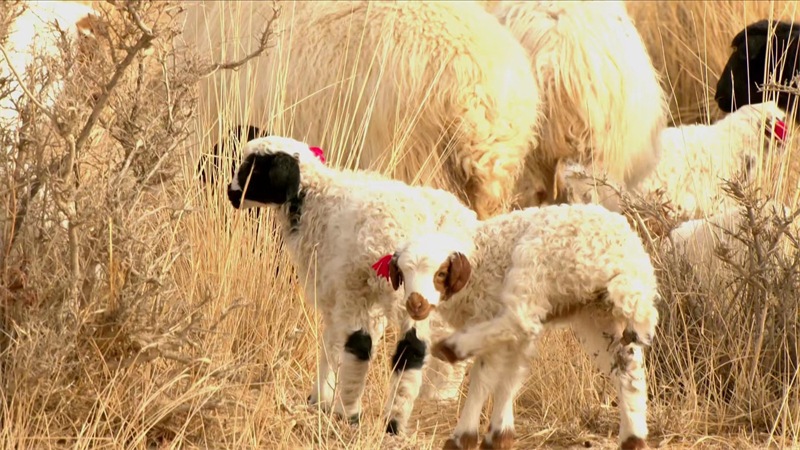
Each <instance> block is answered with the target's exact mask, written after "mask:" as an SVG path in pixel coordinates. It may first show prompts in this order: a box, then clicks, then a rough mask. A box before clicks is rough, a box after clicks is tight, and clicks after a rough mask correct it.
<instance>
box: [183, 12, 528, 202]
mask: <svg viewBox="0 0 800 450" xmlns="http://www.w3.org/2000/svg"><path fill="white" fill-rule="evenodd" d="M281 8H282V10H281V13H280V16H279V19H278V20H277V22H276V32H277V34H276V37H275V43H276V45H275V47H274V48H272V49H270V50H269V51H268V52H267V53H266V54H265V55H264V56H263V57H260V58H255V59H253V60H251V61H250V62H249V63H248V64H246V65H245V66H244V67H242V68H241V69H240V70H239V72H238V74H237V77H238V78H232V79H230V80H226V77H229V76H230V75H229V74H228V73H227V72H226V71H219V72H217V73H216V74H215V75H214V77H211V78H208V79H207V80H203V81H202V84H201V97H202V98H204V99H206V100H207V104H206V108H205V109H207V112H208V114H209V115H210V117H211V118H212V120H215V119H216V118H217V117H218V116H219V115H220V114H221V112H222V111H223V107H224V106H225V105H226V104H227V103H232V104H233V105H234V106H233V108H235V111H233V117H234V119H233V120H234V121H236V122H235V123H233V124H232V125H240V126H243V127H244V126H247V125H252V126H256V127H257V128H259V129H263V130H281V131H279V132H277V133H278V134H283V135H288V136H292V137H294V138H297V139H300V140H303V141H305V142H313V143H315V144H318V145H321V146H323V147H324V148H326V149H327V150H328V151H329V155H330V156H331V157H330V158H329V159H331V162H332V163H333V164H334V165H337V166H338V165H339V164H340V163H343V164H344V165H346V166H348V167H354V166H355V167H360V168H364V169H373V170H376V171H379V172H382V173H388V174H389V175H390V176H391V177H392V178H395V179H400V180H403V181H406V182H408V183H416V182H419V183H420V184H424V185H428V186H431V187H439V188H446V189H448V190H451V191H452V192H456V193H457V194H458V195H459V197H460V198H461V199H462V200H464V201H465V202H467V204H468V205H470V207H472V208H473V209H475V211H477V213H478V215H479V216H480V217H487V216H490V215H493V214H495V213H497V212H499V211H501V210H502V209H503V208H504V207H505V206H506V205H505V203H506V202H507V200H508V199H509V198H510V197H511V194H512V193H513V190H514V187H515V182H516V180H517V179H518V177H519V175H520V174H521V172H522V168H523V165H524V161H525V156H526V155H527V153H528V152H529V151H531V150H532V149H533V148H534V147H536V145H537V134H538V126H539V122H540V117H541V111H540V103H539V95H538V91H537V89H535V88H534V86H535V85H536V84H535V82H534V78H533V74H532V71H531V68H530V65H529V64H528V62H527V61H528V60H527V55H526V53H525V50H524V49H523V48H522V46H521V45H520V43H519V42H518V41H517V40H516V39H515V38H514V36H513V35H511V33H510V32H509V30H507V29H506V28H505V27H503V26H502V25H500V24H499V23H498V22H497V20H495V19H494V17H492V16H491V14H489V13H488V12H487V11H485V10H484V9H483V8H482V7H481V6H480V5H479V4H477V3H475V2H397V1H380V2H371V1H336V2H321V1H312V2H303V1H297V2H285V3H282V6H281ZM270 17H272V5H271V4H270V2H260V1H259V2H234V3H232V4H228V3H223V2H188V3H187V16H186V26H185V31H184V36H183V38H184V40H185V41H186V45H189V46H191V47H195V48H196V49H197V51H198V52H199V53H200V54H201V55H205V54H210V55H213V56H212V57H213V58H214V59H216V60H230V59H234V58H236V54H237V53H244V52H247V53H249V52H252V51H253V50H255V49H256V48H257V44H258V40H259V38H260V36H261V29H260V28H261V27H262V26H263V24H265V23H266V22H267V21H268V19H269V18H270ZM254 81H255V82H254ZM229 84H234V86H235V88H234V90H235V92H228V91H229V90H230V89H229V88H228V85H229ZM220 94H221V95H220ZM228 97H230V99H229V98H228ZM242 121H244V122H247V123H243V122H242ZM209 128H210V129H211V136H209V137H210V141H211V142H212V143H214V144H215V143H217V142H219V141H220V136H221V135H223V134H224V133H226V132H227V130H225V129H218V128H219V127H218V126H212V127H208V126H204V127H202V129H205V130H208V129H209ZM269 134H273V133H269ZM337 156H338V157H337Z"/></svg>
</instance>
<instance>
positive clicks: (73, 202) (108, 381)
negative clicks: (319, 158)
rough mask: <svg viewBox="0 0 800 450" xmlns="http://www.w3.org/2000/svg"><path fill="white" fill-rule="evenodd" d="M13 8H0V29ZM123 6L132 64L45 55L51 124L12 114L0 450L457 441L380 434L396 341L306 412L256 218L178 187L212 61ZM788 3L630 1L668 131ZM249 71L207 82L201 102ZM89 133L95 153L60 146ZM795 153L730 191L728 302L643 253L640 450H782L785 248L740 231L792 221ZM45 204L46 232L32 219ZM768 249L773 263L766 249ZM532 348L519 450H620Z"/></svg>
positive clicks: (557, 342)
mask: <svg viewBox="0 0 800 450" xmlns="http://www.w3.org/2000/svg"><path fill="white" fill-rule="evenodd" d="M95 3H99V2H95ZM10 5H11V4H10V3H4V4H3V5H0V16H2V17H7V13H8V11H9V10H10V9H11V6H10ZM129 5H130V6H129V7H130V8H131V9H129V10H126V9H120V10H118V11H114V13H113V14H111V16H109V17H111V19H110V20H113V23H112V26H111V29H112V30H115V31H116V32H112V33H109V35H108V36H109V39H110V40H111V41H113V42H117V43H119V42H124V43H126V44H127V45H129V48H130V49H133V50H128V51H133V56H132V57H131V58H132V61H131V63H130V64H129V65H127V66H124V65H123V63H124V59H125V58H124V57H125V55H127V54H128V53H126V50H124V49H123V48H121V47H119V46H117V47H116V48H117V50H116V52H117V54H116V56H115V57H113V58H112V57H110V56H109V53H108V52H106V53H103V55H105V56H102V57H97V58H95V59H92V60H91V61H90V62H88V63H86V64H88V66H86V67H84V66H81V65H80V64H79V62H78V61H72V60H71V59H69V58H62V62H60V63H59V62H58V59H56V60H50V61H45V63H46V64H50V66H49V67H52V68H54V70H56V71H57V72H58V71H60V72H59V73H66V72H65V71H66V70H68V69H70V68H71V69H74V70H76V73H79V74H84V75H80V76H78V75H71V76H69V77H67V81H68V82H67V83H66V87H65V92H66V94H65V97H66V98H67V100H64V101H63V103H59V104H57V105H55V106H52V107H51V111H52V114H53V115H54V116H56V117H57V118H59V120H60V121H61V122H62V123H63V124H62V126H61V127H54V126H53V125H52V121H50V120H49V118H48V117H46V116H44V115H43V114H38V115H36V114H33V115H31V116H30V117H28V116H26V122H25V127H26V128H25V130H26V133H25V134H24V136H26V137H28V141H25V142H26V145H27V147H24V148H22V149H21V150H20V151H19V152H17V153H16V154H14V153H13V152H12V154H4V155H3V156H2V157H0V159H2V161H0V167H14V168H15V170H6V171H5V172H3V173H2V175H1V176H0V195H2V202H3V207H4V210H5V212H4V216H3V222H2V224H3V229H2V230H0V231H2V239H3V246H2V250H3V255H2V260H0V271H1V272H0V275H1V276H2V278H1V279H0V301H2V303H0V308H1V309H2V314H3V316H2V317H3V320H2V326H0V331H2V337H1V338H0V443H2V448H9V449H11V448H14V449H22V448H37V449H38V448H92V449H95V448H109V449H111V448H113V449H117V448H126V449H127V448H130V449H167V448H254V449H255V448H258V449H311V448H314V449H345V448H347V449H377V448H385V449H428V448H439V447H440V446H441V444H442V443H443V441H444V439H446V438H447V437H448V435H449V433H450V431H451V430H452V428H453V426H454V424H455V420H456V418H457V414H458V411H459V405H458V404H457V403H456V402H453V403H438V404H437V403H433V402H423V401H421V402H419V403H418V405H417V406H416V408H415V412H414V414H413V415H412V418H411V423H410V424H409V429H410V430H411V431H410V434H409V435H407V436H403V437H391V436H387V435H385V434H384V432H383V431H384V425H383V423H382V420H381V409H382V407H383V404H384V400H385V398H386V397H385V396H386V395H387V393H386V388H387V386H388V381H389V374H390V366H389V359H390V355H391V352H392V351H393V349H394V343H395V335H394V332H393V330H389V332H388V333H387V335H386V336H385V338H384V340H383V342H382V343H381V345H380V347H379V352H378V354H377V357H376V362H377V363H376V364H375V365H374V366H373V368H372V370H371V371H370V373H369V375H368V382H367V389H366V392H365V394H364V399H363V404H364V415H363V418H362V422H361V425H360V427H358V428H355V427H352V426H350V425H347V424H345V423H344V422H342V421H339V420H336V419H334V418H332V417H331V416H330V415H328V414H325V413H323V412H321V411H318V410H316V409H314V408H311V407H308V406H306V400H305V399H306V396H307V394H308V391H309V389H310V387H311V383H312V381H313V374H314V371H315V359H316V352H317V349H318V344H317V343H318V340H319V339H320V337H321V333H319V331H318V324H319V317H318V316H317V314H316V313H315V312H314V311H313V309H312V308H311V307H309V306H308V305H307V304H306V303H305V302H304V301H303V299H302V295H301V293H300V292H299V291H298V288H297V285H296V284H295V282H294V278H293V273H292V271H291V270H285V269H287V268H290V267H291V265H290V264H289V262H288V259H287V255H286V254H285V253H284V252H283V250H282V249H281V248H280V244H279V239H278V238H277V237H276V236H275V235H274V234H273V231H272V230H273V226H272V223H271V218H270V215H269V214H262V215H261V216H260V218H258V219H253V218H252V217H250V216H248V215H246V214H242V213H241V212H237V211H234V210H233V209H232V208H231V207H230V205H229V203H228V201H227V199H226V198H225V192H224V190H223V189H219V190H200V189H199V188H198V182H197V179H196V174H195V168H196V165H197V158H198V156H199V154H200V152H201V151H204V152H208V151H209V150H210V149H211V147H212V146H213V144H214V143H213V142H207V140H205V139H204V136H206V135H207V129H208V127H210V126H211V125H210V123H211V120H212V117H210V115H209V112H208V111H207V110H205V109H204V107H203V105H204V101H203V99H202V98H198V91H197V81H198V79H199V78H198V77H199V74H200V73H201V72H202V70H201V69H202V68H203V67H206V66H205V65H204V64H207V63H208V58H205V59H204V60H196V59H195V56H198V55H181V56H182V57H184V59H180V60H173V59H172V57H173V52H172V50H170V46H169V45H167V44H168V43H169V42H170V36H171V34H170V33H171V30H173V31H174V30H175V29H176V27H177V26H178V23H177V21H176V20H173V19H171V18H170V15H171V14H174V10H173V8H172V7H171V6H170V4H167V3H162V2H152V3H147V2H145V3H142V4H139V3H130V4H129ZM107 6H108V5H107ZM767 6H769V8H768V7H767ZM796 6H797V5H796V2H794V1H791V2H775V3H774V4H773V3H772V2H759V3H758V4H755V3H753V4H748V6H747V11H748V12H747V15H746V17H745V16H743V15H742V14H743V13H742V8H743V6H742V3H741V2H736V1H724V2H722V1H721V2H705V3H701V2H691V1H685V2H684V1H670V2H664V3H663V4H661V5H658V6H657V7H654V6H653V5H650V6H648V5H643V4H638V2H637V4H636V5H635V6H634V7H633V9H632V11H633V12H632V15H633V16H634V18H635V19H636V20H637V24H638V26H639V28H640V30H642V32H643V33H645V31H647V33H645V34H646V36H649V37H648V39H647V40H648V43H649V46H650V49H651V51H654V50H653V49H655V48H657V49H659V51H661V55H662V56H660V57H659V56H657V55H654V59H655V60H656V62H657V65H659V67H660V68H662V70H664V71H665V76H666V77H667V78H668V79H669V82H670V84H671V86H672V87H671V89H674V90H675V94H674V99H675V100H674V102H673V104H672V110H673V113H678V112H679V113H680V116H681V117H682V118H683V121H684V122H685V121H686V120H688V118H690V117H691V118H700V117H704V116H706V115H707V114H709V110H714V109H715V106H714V105H713V86H714V85H715V83H716V77H717V76H718V71H719V69H720V68H721V67H722V66H723V64H724V62H725V60H726V58H727V55H728V52H729V49H728V44H729V41H730V37H732V33H734V32H735V31H734V30H738V29H740V28H741V27H742V26H743V25H744V24H745V23H749V22H751V21H753V20H756V17H759V18H760V17H761V16H764V15H765V14H768V13H767V12H765V11H767V10H768V9H770V8H774V11H775V17H778V16H781V17H783V16H786V15H789V16H794V15H795V14H796V13H795V11H796ZM236 7H237V5H236V3H234V2H232V3H231V4H230V8H231V10H232V11H233V10H235V8H236ZM120 8H126V6H124V5H122V6H120ZM698 8H700V9H701V10H702V11H704V14H699V10H698ZM131 12H136V13H137V16H132V15H131V14H130V13H131ZM138 14H140V15H141V18H142V22H143V24H142V25H144V26H143V27H140V26H138V25H137V24H136V21H135V20H134V17H138ZM687 14H688V16H687ZM687 17H688V18H687ZM2 23H3V22H2V20H0V34H2V31H3V27H2ZM644 24H647V25H644ZM259 25H263V24H254V27H258V26H259ZM150 28H152V32H153V35H154V36H155V39H153V46H154V47H153V48H154V49H153V51H152V52H149V55H148V56H142V55H143V52H142V49H143V48H144V47H141V48H140V47H137V44H138V43H140V42H142V41H141V39H143V38H144V39H145V40H146V38H147V36H148V30H149V29H150ZM688 28H691V29H692V30H694V31H692V32H688V33H684V32H683V30H686V29H688ZM254 32H257V30H254ZM729 35H730V36H729ZM654 36H663V37H664V38H663V40H660V39H659V40H656V38H654ZM656 42H658V43H656ZM687 49H691V51H692V52H694V54H695V59H691V58H686V57H685V54H686V53H684V52H685V51H686V50H687ZM267 51H271V50H267ZM679 55H681V56H679ZM227 56H228V57H229V58H230V60H231V61H233V60H236V59H237V58H241V57H242V55H227ZM199 57H200V58H201V59H202V58H203V57H204V55H199ZM176 61H179V62H180V64H181V65H178V66H177V67H173V66H172V65H171V64H172V63H176ZM664 61H667V62H664ZM676 61H680V62H676ZM176 64H177V63H176ZM121 68H122V69H121ZM116 72H121V77H120V79H119V81H118V83H117V84H115V85H114V86H113V89H110V90H108V89H107V90H106V92H109V95H108V98H107V99H106V101H107V103H105V104H100V102H101V101H102V99H101V97H102V95H101V96H100V97H98V96H96V95H94V96H93V95H91V94H95V93H97V92H100V93H102V92H104V91H103V90H102V89H101V88H102V87H103V86H106V87H108V86H109V83H110V80H112V78H113V76H114V74H115V73H116ZM249 73H250V72H249V69H248V68H247V67H243V68H242V69H241V70H238V71H227V72H225V73H224V74H223V75H222V78H221V80H222V82H221V86H222V87H221V89H225V88H226V86H232V85H234V84H235V82H236V80H237V79H238V77H247V76H248V74H249ZM86 74H88V75H86ZM254 82H255V80H254ZM0 86H3V85H2V84H0ZM701 86H708V87H701ZM274 88H275V89H280V86H275V87H274ZM0 91H2V89H0ZM699 93H703V95H702V96H700V95H699ZM234 97H235V96H234ZM708 98H711V99H712V102H711V105H712V106H711V109H709V108H708ZM229 101H230V102H233V101H236V99H235V98H232V97H229ZM222 108H223V114H221V116H220V117H221V118H222V119H223V123H222V124H221V125H220V127H221V129H225V128H227V127H228V126H230V125H233V124H237V123H242V122H243V120H244V119H245V118H240V117H233V115H232V114H227V113H225V111H228V110H231V111H232V110H233V109H234V108H233V105H232V104H223V105H222ZM94 111H97V113H98V114H97V116H98V117H97V122H96V123H93V122H92V120H93V117H94V115H93V114H92V113H93V112H94ZM710 115H711V116H713V115H714V112H713V111H712V112H711V113H710ZM275 125H276V129H278V130H279V129H280V126H279V125H280V124H275ZM87 127H89V129H88V131H87V133H88V132H91V133H92V136H96V138H95V139H92V140H89V141H87V142H88V143H84V144H83V145H82V146H75V145H72V143H74V141H75V138H76V137H79V136H81V135H82V134H83V132H84V130H86V129H87ZM790 132H791V133H792V134H793V135H794V134H797V132H796V130H795V129H794V128H792V129H790ZM2 139H3V140H2V144H3V145H4V147H5V146H6V145H12V144H13V143H14V142H16V141H14V140H13V139H12V137H11V136H10V135H9V130H3V134H2ZM22 150H24V151H22ZM793 153H794V152H793V151H791V150H790V151H789V152H787V154H786V155H784V156H781V157H780V158H773V159H770V160H769V163H768V164H767V165H765V170H764V171H763V174H762V177H763V178H762V182H763V186H764V187H765V191H763V192H761V193H750V192H749V191H748V192H745V193H744V194H743V198H742V200H741V203H742V205H743V207H744V208H745V210H747V211H750V212H751V213H752V216H753V217H754V219H753V224H752V226H751V227H749V228H746V229H744V230H740V231H739V235H740V237H741V239H743V240H744V242H746V243H747V244H748V248H749V249H750V251H749V253H748V255H749V256H750V257H747V258H745V261H746V263H745V264H743V265H742V266H741V267H740V270H739V271H736V270H731V271H727V272H725V273H726V275H725V276H728V277H729V280H727V281H729V282H730V283H729V284H727V285H726V288H725V289H718V290H712V289H709V288H708V287H707V286H703V285H699V284H698V283H697V282H696V281H695V280H693V279H692V276H691V275H692V272H693V270H694V269H696V268H692V267H690V266H687V265H686V264H685V262H684V261H682V260H681V259H680V257H678V256H676V255H673V254H672V253H671V252H669V251H666V250H664V247H663V244H664V242H663V241H662V240H661V238H659V237H655V238H653V240H652V241H648V245H649V247H650V248H651V250H652V254H653V258H654V262H655V263H656V265H657V268H658V271H659V279H660V282H661V284H662V296H663V303H662V304H661V309H662V316H663V324H662V326H661V327H660V328H659V333H660V334H659V336H658V337H657V340H656V342H655V343H654V346H653V348H652V349H651V351H650V352H649V354H648V360H647V361H648V365H649V366H648V369H649V380H648V382H649V390H650V403H649V423H650V428H651V437H650V439H649V443H650V445H651V446H652V447H663V448H675V449H688V448H702V449H729V448H737V449H749V448H768V447H775V448H798V446H800V443H799V442H798V440H800V398H798V389H797V387H796V381H797V374H798V364H797V362H798V361H797V355H798V351H797V350H798V312H799V311H798V308H800V307H799V306H798V302H797V299H798V293H800V258H798V256H797V248H796V245H795V244H794V243H793V240H795V239H798V238H800V237H798V236H794V235H792V234H791V233H790V232H788V231H787V232H785V233H777V234H771V233H769V232H766V231H764V226H763V223H761V222H759V220H770V219H771V215H770V214H769V213H768V212H765V211H761V210H760V204H761V202H762V201H763V200H764V198H766V197H775V196H777V197H776V198H782V199H784V200H785V202H786V203H787V204H789V205H790V206H794V205H795V204H796V193H797V182H796V178H793V177H792V176H787V173H788V174H789V175H791V174H792V173H794V172H796V170H795V169H794V164H795V162H794V161H793V160H792V159H791V158H789V157H790V156H792V155H793ZM64 155H67V156H70V155H71V158H67V159H64ZM104 156H105V157H107V158H104ZM228 156H229V155H228ZM326 156H328V160H329V161H340V160H343V159H344V158H341V156H343V155H336V154H335V153H334V154H329V155H326ZM23 158H24V159H23ZM25 161H27V162H28V163H29V165H28V166H23V165H22V163H23V162H25ZM225 170H227V167H226V168H225ZM793 171H794V172H793ZM221 182H227V180H221ZM38 184H41V185H42V186H44V187H43V188H42V190H43V191H46V192H48V193H51V196H52V198H53V199H55V200H56V201H54V202H52V203H51V202H42V205H41V206H40V207H38V208H34V207H33V206H31V208H29V209H26V208H22V206H24V205H27V204H28V203H30V204H31V205H34V204H35V203H36V202H35V201H34V200H30V201H29V200H27V197H26V196H27V195H28V194H29V193H30V192H31V189H32V188H33V186H34V185H38ZM36 204H38V203H36ZM55 210H58V211H60V212H61V214H63V215H64V217H65V226H64V227H63V228H62V227H59V226H57V225H53V224H52V223H50V222H48V221H47V219H48V218H52V214H53V211H55ZM20 215H22V216H24V217H23V219H24V220H23V221H21V225H20V224H18V221H17V220H16V219H17V218H18V217H20ZM642 216H647V217H648V218H649V219H650V220H652V221H655V222H659V221H661V222H662V223H667V222H668V220H669V219H668V217H666V214H665V213H664V211H663V205H648V204H643V203H641V202H638V203H637V202H634V203H633V204H632V205H631V217H632V219H633V220H635V219H636V217H642ZM59 220H61V219H59ZM668 225H669V224H668ZM642 234H643V235H645V236H647V235H648V233H647V231H646V230H644V229H643V230H642ZM254 242H255V243H257V245H256V246H255V250H254V249H253V247H254V246H253V243H254ZM794 242H797V241H794ZM783 246H786V247H788V248H789V250H790V251H789V252H788V255H789V256H782V255H784V254H783V253H781V252H778V251H767V250H769V249H773V248H776V249H777V248H779V247H780V248H782V247H783ZM756 249H761V250H765V249H766V250H765V251H760V250H759V251H758V252H757V251H756ZM276 267H280V268H281V270H280V271H279V273H278V274H277V275H276V274H275V268H276ZM540 348H541V353H540V354H539V355H538V357H537V358H536V359H535V360H534V361H533V364H532V372H531V375H530V377H529V379H528V380H527V382H526V383H525V386H524V387H523V389H522V390H521V392H520V395H519V399H518V401H517V410H516V416H517V423H516V427H517V433H518V446H517V448H521V449H522V448H524V449H535V448H553V449H562V448H563V449H567V448H570V449H571V448H598V449H606V448H609V449H610V448H616V445H617V444H616V435H617V430H618V422H617V421H618V414H617V410H616V406H615V403H614V401H615V394H614V392H613V390H612V389H611V388H610V384H609V383H608V381H607V380H606V379H604V378H603V377H601V376H600V375H598V374H596V373H595V371H594V370H593V368H592V366H591V363H590V361H589V360H588V358H586V357H585V356H584V355H583V354H582V353H581V351H580V350H579V347H578V344H577V342H576V341H575V339H574V338H573V336H572V334H571V333H570V332H568V331H564V332H551V333H549V334H547V335H546V336H544V338H543V339H542V342H541V346H540ZM567 355H575V356H574V357H568V356H567ZM464 386H466V384H465V385H464ZM483 423H484V424H485V423H486V418H484V421H483Z"/></svg>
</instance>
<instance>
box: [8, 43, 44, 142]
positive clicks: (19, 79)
mask: <svg viewBox="0 0 800 450" xmlns="http://www.w3.org/2000/svg"><path fill="white" fill-rule="evenodd" d="M0 53H2V54H3V58H5V60H6V65H7V66H8V68H9V69H10V70H11V74H12V75H14V79H16V80H17V83H18V84H19V87H20V88H21V89H22V92H24V93H25V96H26V97H28V99H30V101H31V102H33V104H34V105H36V106H37V107H38V108H39V109H41V110H42V112H43V113H44V114H45V115H46V116H47V117H48V118H49V119H50V120H51V121H52V122H53V125H55V126H56V127H58V119H57V118H56V115H55V114H54V113H53V112H52V111H50V110H49V109H47V108H46V107H45V106H44V105H43V104H42V102H40V101H39V99H38V98H36V96H35V95H33V93H32V92H31V91H30V90H29V89H28V88H27V87H26V86H25V83H24V82H23V80H22V77H21V76H20V74H19V73H18V72H17V70H16V69H15V68H14V66H13V65H12V64H11V59H10V58H9V57H8V53H7V52H6V48H5V46H3V45H2V44H0Z"/></svg>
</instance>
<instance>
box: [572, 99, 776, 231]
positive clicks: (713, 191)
mask: <svg viewBox="0 0 800 450" xmlns="http://www.w3.org/2000/svg"><path fill="white" fill-rule="evenodd" d="M784 119H785V113H784V112H783V110H781V109H780V108H778V106H777V104H776V103H775V102H765V103H759V104H753V105H746V106H743V107H742V108H740V109H738V110H737V111H735V112H733V113H731V114H729V115H727V116H725V117H724V118H722V119H720V120H719V121H717V122H716V123H714V124H711V125H700V124H697V125H682V126H678V127H669V128H666V129H665V130H663V131H662V132H661V135H660V141H661V148H662V149H663V153H662V156H661V159H660V160H659V162H658V165H657V166H656V168H655V170H653V171H652V172H651V173H650V175H648V176H647V177H646V178H645V179H644V180H642V182H641V183H640V184H639V186H638V187H637V188H636V189H634V191H636V192H638V193H639V194H641V195H644V196H654V195H657V192H658V191H663V192H664V195H665V198H666V199H667V200H669V201H670V203H671V204H672V207H673V208H674V210H675V212H676V214H677V215H678V216H679V217H682V218H688V219H693V218H698V217H705V216H707V215H709V214H715V213H717V212H720V211H722V210H723V209H725V208H728V207H731V206H732V203H731V202H732V201H733V200H732V199H731V198H730V197H728V196H727V195H725V193H724V192H723V190H722V184H723V182H724V180H733V179H737V178H741V179H744V180H750V179H752V175H753V174H754V170H755V169H756V167H757V164H758V162H759V160H761V161H764V160H765V159H766V156H767V155H768V154H769V151H770V150H771V149H779V150H780V149H781V148H782V147H783V144H782V139H781V138H780V136H779V135H777V133H776V128H777V127H785V124H783V123H781V124H778V121H783V120H784ZM784 130H785V128H784ZM589 174H590V171H589V170H588V169H586V168H585V167H583V166H582V165H580V164H574V163H573V164H568V165H566V166H565V171H564V174H563V176H564V178H565V184H567V185H568V186H569V188H570V189H572V192H573V194H574V196H575V197H576V198H577V199H578V201H583V202H587V203H588V202H602V203H603V204H604V205H605V206H606V207H608V208H609V209H612V210H615V211H619V203H618V200H619V198H618V196H617V195H616V194H615V193H614V192H613V191H614V190H613V189H603V188H602V187H600V188H598V187H597V185H596V184H595V182H594V181H592V180H590V179H589V180H587V176H588V175H589ZM617 189H620V188H617ZM620 190H621V189H620Z"/></svg>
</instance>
